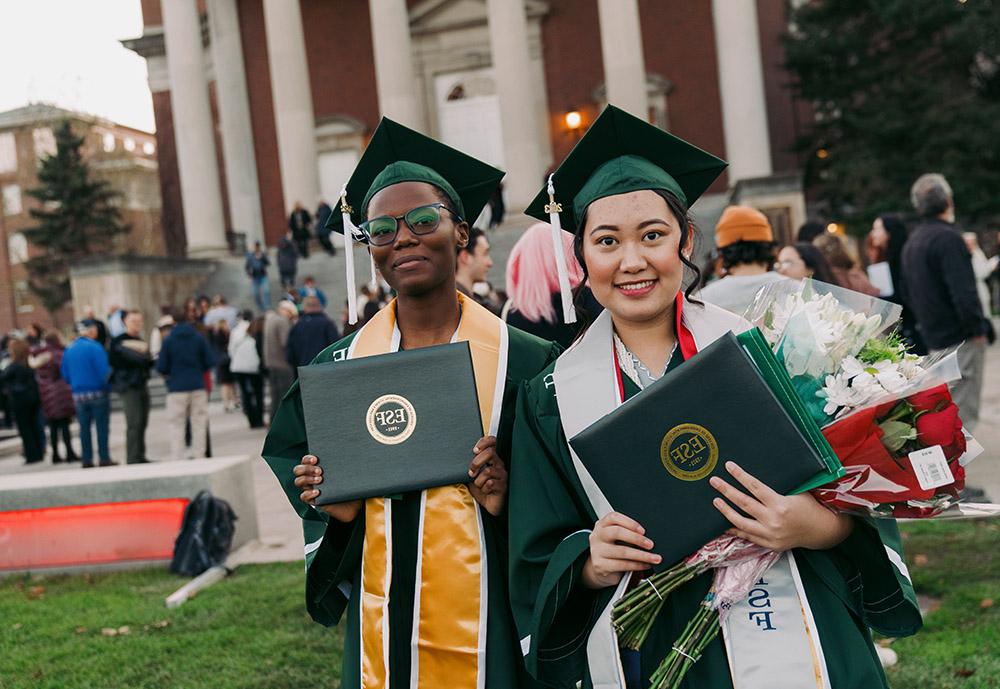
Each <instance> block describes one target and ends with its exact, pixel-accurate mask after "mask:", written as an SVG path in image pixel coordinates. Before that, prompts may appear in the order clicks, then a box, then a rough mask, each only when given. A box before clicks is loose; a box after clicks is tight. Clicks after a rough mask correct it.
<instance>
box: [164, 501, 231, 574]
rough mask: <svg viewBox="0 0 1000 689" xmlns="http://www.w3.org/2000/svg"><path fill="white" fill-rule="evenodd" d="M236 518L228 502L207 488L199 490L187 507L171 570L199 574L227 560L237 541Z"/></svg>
mask: <svg viewBox="0 0 1000 689" xmlns="http://www.w3.org/2000/svg"><path fill="white" fill-rule="evenodd" d="M235 521H236V514H235V513H234V512H233V508H232V507H230V506H229V503H228V502H226V501H225V500H220V499H219V498H216V497H213V496H212V493H211V492H209V491H207V490H203V491H201V492H200V493H198V494H197V495H196V496H195V497H194V500H192V501H191V502H190V503H189V504H188V506H187V507H186V508H185V509H184V521H183V523H182V524H181V532H180V533H179V534H177V540H176V541H175V542H174V558H173V560H171V561H170V571H171V572H173V573H174V574H183V575H185V576H189V577H195V576H198V575H199V574H201V573H202V572H204V571H205V570H206V569H208V568H209V567H214V566H216V565H221V564H223V563H224V562H225V561H226V557H227V556H228V555H229V548H230V547H231V546H232V544H233V523H234V522H235Z"/></svg>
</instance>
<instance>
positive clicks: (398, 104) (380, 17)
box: [368, 0, 426, 131]
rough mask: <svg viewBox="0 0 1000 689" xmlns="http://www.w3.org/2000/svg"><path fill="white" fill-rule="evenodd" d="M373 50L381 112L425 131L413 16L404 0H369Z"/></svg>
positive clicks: (413, 127)
mask: <svg viewBox="0 0 1000 689" xmlns="http://www.w3.org/2000/svg"><path fill="white" fill-rule="evenodd" d="M368 10H369V12H370V13H371V24H372V48H373V50H374V53H375V87H376V90H377V91H378V108H379V112H380V113H381V114H382V115H385V116H386V117H389V118H391V119H393V120H395V121H397V122H399V123H400V124H405V125H406V126H407V127H410V128H412V129H416V130H418V131H425V130H426V126H425V125H426V123H425V122H424V113H423V110H422V109H421V107H420V101H419V100H418V99H417V83H416V76H415V75H414V73H413V50H412V48H411V45H410V43H411V41H410V15H409V13H408V12H407V9H406V2H405V0H368Z"/></svg>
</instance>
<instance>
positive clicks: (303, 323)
mask: <svg viewBox="0 0 1000 689" xmlns="http://www.w3.org/2000/svg"><path fill="white" fill-rule="evenodd" d="M339 339H340V331H339V330H337V326H336V324H335V323H334V322H333V321H331V320H330V319H329V318H327V316H326V314H325V313H304V314H302V316H300V317H299V320H298V322H297V323H296V324H295V325H294V326H292V330H291V332H290V333H288V344H287V345H285V358H287V359H288V363H289V364H291V366H292V368H296V367H297V366H305V365H307V364H309V363H310V362H311V361H312V360H313V358H314V357H315V356H316V355H317V354H319V353H320V352H321V351H323V350H324V349H325V348H326V347H328V346H329V345H332V344H333V343H334V342H336V341H337V340H339Z"/></svg>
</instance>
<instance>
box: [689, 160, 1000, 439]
mask: <svg viewBox="0 0 1000 689" xmlns="http://www.w3.org/2000/svg"><path fill="white" fill-rule="evenodd" d="M910 196H911V202H912V205H913V216H914V217H913V219H912V220H911V221H910V223H909V225H910V226H909V227H908V223H907V221H906V220H904V217H903V215H902V214H884V215H880V216H878V217H877V218H875V219H874V221H873V222H872V225H871V229H870V230H869V232H867V233H866V235H865V236H864V238H863V239H862V240H861V241H858V242H853V241H851V240H850V239H848V238H847V237H845V236H844V235H843V234H841V232H840V230H839V228H838V227H837V226H836V225H835V224H828V223H823V222H819V221H811V222H807V223H805V224H804V225H803V226H802V227H801V228H800V229H799V231H798V234H797V237H796V241H795V242H794V243H791V244H788V245H785V246H779V245H778V244H777V243H776V242H775V241H774V235H773V232H772V229H771V226H770V223H769V222H768V219H767V217H766V216H765V215H764V214H763V213H761V212H760V211H758V210H755V209H752V208H745V207H730V208H727V209H726V210H725V212H724V213H723V214H722V217H721V219H720V220H719V224H718V226H717V228H716V233H715V242H716V251H715V254H714V256H713V260H712V262H711V264H710V265H709V266H707V267H706V270H705V271H704V274H703V287H702V289H701V291H700V296H701V297H702V298H703V299H705V300H706V301H709V302H712V303H714V304H717V305H719V306H722V307H723V308H726V309H727V310H730V311H732V312H734V313H740V314H742V313H744V312H745V311H746V309H747V307H748V306H749V305H750V303H751V301H752V300H753V298H754V296H755V295H756V294H757V291H758V290H759V289H760V288H761V287H762V286H764V285H766V284H767V283H769V282H772V281H774V280H780V279H782V278H792V279H802V278H807V277H808V278H813V279H815V280H818V281H820V282H825V283H829V284H833V285H837V286H839V287H843V288H845V289H849V290H852V291H855V292H859V293H861V294H865V295H869V296H873V297H879V298H881V299H886V300H889V301H892V302H895V303H897V304H899V305H900V306H901V307H902V321H901V323H902V325H901V328H900V333H899V334H900V335H901V336H902V338H903V339H904V340H905V341H906V342H907V344H908V345H909V347H910V349H911V351H913V352H914V353H916V354H927V353H929V352H938V351H943V350H948V349H950V348H953V347H957V346H958V345H960V344H961V345H962V346H961V348H960V349H959V350H958V357H959V363H960V366H961V369H962V380H961V382H959V383H958V384H957V385H956V386H955V389H954V391H953V392H954V396H955V400H956V403H957V404H958V405H959V407H960V408H961V409H962V411H963V415H962V416H963V421H964V422H965V426H966V427H967V428H969V429H972V428H974V427H975V425H976V422H977V421H978V418H979V404H980V397H981V389H982V381H983V365H984V357H985V346H986V344H987V343H992V342H993V341H994V339H995V337H996V335H995V332H994V328H993V324H992V320H991V314H992V313H993V312H994V311H995V310H997V307H998V306H1000V304H997V303H996V302H995V300H994V299H993V298H992V294H994V293H996V287H997V286H1000V271H998V270H997V266H998V262H1000V259H998V257H997V256H994V257H993V258H991V259H987V258H986V256H985V253H984V252H983V250H982V248H981V247H980V246H979V239H978V235H976V234H975V233H974V232H962V231H961V228H960V226H958V225H957V224H956V217H955V202H954V197H953V195H952V191H951V187H950V186H949V185H948V182H947V180H946V179H945V178H944V177H942V176H941V175H938V174H926V175H923V176H921V177H920V178H919V179H917V180H916V182H914V184H913V187H912V189H911V193H910ZM991 285H992V286H993V289H992V290H991V288H990V287H991ZM963 343H964V344H963Z"/></svg>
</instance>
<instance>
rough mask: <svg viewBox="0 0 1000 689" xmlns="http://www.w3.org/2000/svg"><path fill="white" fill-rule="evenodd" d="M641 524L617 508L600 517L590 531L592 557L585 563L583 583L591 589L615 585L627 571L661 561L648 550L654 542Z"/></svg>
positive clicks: (643, 567) (638, 570) (642, 568)
mask: <svg viewBox="0 0 1000 689" xmlns="http://www.w3.org/2000/svg"><path fill="white" fill-rule="evenodd" d="M645 532H646V530H645V529H643V528H642V525H640V524H639V522H637V521H635V520H634V519H630V518H629V517H626V516H625V515H624V514H619V513H618V512H609V513H608V514H606V515H604V516H603V517H601V518H600V519H599V520H598V522H597V523H596V524H594V530H593V531H591V532H590V557H588V558H587V562H586V563H585V564H584V566H583V583H584V584H586V585H587V586H588V587H589V588H592V589H602V588H607V587H608V586H616V585H617V584H618V582H620V581H621V580H622V577H623V576H625V572H641V571H643V570H646V569H649V568H650V567H651V566H652V565H656V564H659V563H660V559H661V558H660V556H659V555H655V554H654V553H650V552H648V551H649V549H650V548H652V547H653V542H652V541H651V540H649V539H648V538H646V536H645V535H644V534H645Z"/></svg>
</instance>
